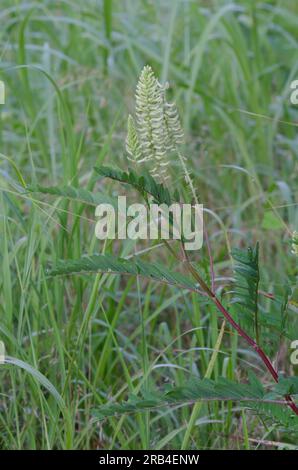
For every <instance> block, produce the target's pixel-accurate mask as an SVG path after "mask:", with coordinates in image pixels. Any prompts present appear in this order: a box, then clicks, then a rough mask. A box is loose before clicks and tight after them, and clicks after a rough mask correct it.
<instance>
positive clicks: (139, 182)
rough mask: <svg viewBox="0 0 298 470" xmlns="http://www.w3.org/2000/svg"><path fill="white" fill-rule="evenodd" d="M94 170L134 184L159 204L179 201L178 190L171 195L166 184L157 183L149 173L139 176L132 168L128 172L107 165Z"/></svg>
mask: <svg viewBox="0 0 298 470" xmlns="http://www.w3.org/2000/svg"><path fill="white" fill-rule="evenodd" d="M94 170H95V171H96V172H97V173H98V174H99V175H101V176H104V177H106V178H111V179H113V180H115V181H119V182H120V183H125V184H129V185H131V186H133V187H134V188H135V189H136V190H137V191H138V192H139V193H141V194H142V195H143V196H145V195H146V193H147V194H150V195H151V196H153V198H154V200H155V202H156V203H158V204H167V205H170V204H171V203H173V202H179V194H178V192H177V191H176V192H175V194H174V195H171V194H170V192H169V190H168V188H167V187H166V186H164V185H163V184H161V183H157V182H156V181H155V179H154V178H153V177H152V176H151V175H149V174H144V175H142V176H139V175H138V174H137V173H135V172H134V171H133V170H131V169H129V170H128V171H127V172H126V171H122V170H118V169H114V168H109V167H106V166H101V167H99V168H98V167H95V168H94Z"/></svg>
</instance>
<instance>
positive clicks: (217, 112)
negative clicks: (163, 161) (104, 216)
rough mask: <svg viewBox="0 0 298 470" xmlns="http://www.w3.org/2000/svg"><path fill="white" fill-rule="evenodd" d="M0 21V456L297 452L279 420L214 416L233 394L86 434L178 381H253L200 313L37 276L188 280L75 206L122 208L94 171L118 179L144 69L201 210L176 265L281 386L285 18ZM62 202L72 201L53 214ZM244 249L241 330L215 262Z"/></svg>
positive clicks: (289, 312) (293, 188)
mask: <svg viewBox="0 0 298 470" xmlns="http://www.w3.org/2000/svg"><path fill="white" fill-rule="evenodd" d="M0 19H1V25H2V26H1V31H0V41H1V64H0V80H1V81H3V83H4V84H5V104H4V105H0V139H1V148H0V180H1V182H0V189H1V194H0V201H1V202H0V204H1V205H0V208H1V218H0V227H1V229H0V230H1V231H0V236H1V252H0V255H1V267H0V273H1V274H0V308H1V321H0V339H1V341H3V343H4V344H5V349H6V360H5V364H1V365H0V381H1V390H0V410H1V413H0V447H1V448H2V449H122V450H123V449H150V448H151V449H181V448H184V449H284V448H285V449H294V448H297V429H298V426H297V421H298V418H297V416H295V417H294V416H292V417H291V416H290V417H289V419H288V420H287V421H286V420H283V416H286V414H287V413H289V414H290V413H291V410H288V408H287V407H286V405H282V404H279V405H278V404H276V405H273V404H269V405H268V406H267V405H265V404H264V405H263V407H262V408H256V406H255V405H254V406H252V404H251V403H248V402H241V401H238V400H237V399H235V400H233V396H234V395H233V390H231V396H230V399H225V400H224V399H223V400H220V399H216V400H209V399H208V394H207V395H206V397H205V399H202V400H199V401H197V400H193V399H189V400H187V399H186V398H185V397H184V398H183V399H181V400H179V399H177V401H176V402H175V401H174V402H172V403H169V402H167V403H166V402H163V401H161V403H160V405H159V406H150V403H147V406H145V405H144V404H143V405H144V406H139V409H138V408H137V407H135V409H134V410H129V411H127V410H126V412H124V411H123V412H121V410H119V412H117V413H116V414H115V416H113V415H112V416H107V417H104V418H103V419H98V417H97V415H96V412H97V410H100V409H101V407H102V406H103V405H106V404H112V403H117V404H120V403H122V402H125V401H126V400H127V399H128V398H129V396H131V395H134V396H135V395H137V396H141V395H142V394H143V395H142V396H144V397H145V398H146V397H149V398H148V400H149V402H150V394H151V393H155V394H156V393H157V394H158V393H160V394H161V393H162V391H164V390H165V389H167V387H175V388H177V390H178V389H179V390H180V392H181V387H182V386H184V385H185V384H186V383H188V381H189V380H190V379H196V378H197V379H203V378H204V377H205V378H209V379H211V380H213V381H215V382H216V381H217V380H218V379H219V378H220V377H223V378H225V379H227V380H230V381H231V382H233V383H235V384H236V383H245V384H246V383H247V380H248V373H250V372H251V373H254V374H253V376H252V377H253V379H251V380H254V379H255V381H256V383H257V384H258V385H259V384H261V385H262V386H263V387H264V389H265V390H267V391H268V390H269V389H270V387H271V385H272V378H271V377H270V374H269V373H268V371H267V370H266V368H265V367H264V364H263V363H262V361H261V360H260V357H259V356H258V354H257V352H256V351H255V350H254V349H253V348H251V347H250V346H249V345H248V344H247V342H246V341H245V340H244V339H243V338H241V337H240V336H239V335H238V334H237V332H236V331H235V329H233V328H232V326H231V325H230V324H229V323H228V322H225V323H223V317H222V315H221V314H220V312H219V311H218V309H217V308H216V306H215V305H214V304H212V302H210V301H209V299H208V298H207V297H206V296H200V295H198V293H197V292H194V291H193V292H190V291H189V290H187V289H184V288H179V287H177V286H175V283H174V285H169V283H162V282H156V280H150V279H149V280H148V278H144V277H142V276H124V275H115V274H112V273H108V272H98V273H94V272H89V273H87V272H85V273H80V274H70V275H67V276H51V275H49V271H48V268H49V267H51V266H53V265H55V264H56V262H57V261H58V260H74V259H79V258H81V257H82V256H83V255H86V254H87V255H91V254H94V253H95V254H103V255H109V254H113V255H115V256H117V257H121V258H128V259H131V257H132V256H133V255H135V256H137V259H139V260H143V261H145V262H148V263H152V264H154V263H160V264H162V265H163V266H165V267H167V269H168V270H171V271H175V272H180V273H184V274H185V275H187V272H186V270H185V267H184V265H183V262H179V260H178V261H177V259H176V258H175V254H177V253H178V251H179V247H178V246H177V243H176V242H175V243H173V244H172V245H171V246H172V251H173V253H172V252H169V251H167V248H166V247H165V246H164V245H163V243H161V242H159V241H155V242H153V241H151V242H150V241H142V240H138V241H132V240H114V241H111V240H107V241H105V242H103V241H99V240H98V239H96V237H95V235H94V227H95V220H96V219H95V213H94V209H95V207H94V204H89V203H88V202H87V201H86V198H90V197H91V195H94V196H96V197H97V200H102V201H108V200H110V199H112V198H115V197H116V196H117V195H119V194H122V195H123V194H127V195H128V196H129V198H130V200H131V201H132V202H139V199H138V196H137V195H136V192H135V191H134V190H131V189H130V188H127V186H125V185H121V184H119V183H117V182H115V181H112V180H110V179H107V178H99V176H98V175H96V173H95V172H94V170H93V168H94V167H95V166H96V167H100V166H101V165H105V166H108V167H112V168H114V167H118V168H120V169H122V170H126V169H127V168H128V159H127V152H126V150H125V139H126V132H127V117H128V114H129V113H133V112H134V106H135V96H134V94H135V88H136V84H137V80H138V77H139V75H140V73H141V71H142V69H143V67H144V66H145V65H146V64H149V65H150V66H151V67H152V69H153V70H154V72H155V74H156V76H157V77H158V79H159V80H160V82H161V83H162V84H164V83H165V82H167V81H168V82H169V89H168V90H167V96H168V97H169V99H171V100H173V101H175V102H176V104H177V107H178V109H179V114H180V118H181V121H182V127H183V129H184V133H185V144H184V146H183V154H184V155H185V156H186V164H187V168H188V170H189V173H190V175H191V180H192V182H193V184H194V187H195V190H196V193H197V196H198V199H199V201H200V203H202V204H203V205H204V208H205V213H204V224H205V229H206V231H207V233H208V239H207V240H205V241H204V244H203V248H202V249H201V250H200V251H197V252H193V253H191V255H190V257H191V261H192V263H193V266H195V268H196V269H197V270H198V272H199V273H200V276H201V277H202V278H203V279H204V280H205V282H206V283H207V284H208V285H209V286H210V285H211V283H212V285H213V284H214V291H215V292H216V294H217V296H218V298H219V299H221V302H222V304H223V305H224V306H225V308H227V309H228V310H229V312H230V314H231V315H232V317H233V318H234V319H235V320H237V321H239V322H240V324H241V326H242V328H244V329H246V331H248V332H249V334H250V336H252V337H253V338H255V330H254V323H253V321H257V322H259V335H260V336H259V341H258V342H259V344H261V345H262V348H263V349H264V351H265V352H266V354H267V355H268V356H269V357H270V359H271V361H272V363H273V364H274V367H275V368H276V369H277V370H278V373H280V374H283V375H284V376H287V377H294V378H295V375H296V374H297V372H298V368H297V367H298V366H297V365H294V364H292V363H291V360H290V355H291V347H290V346H291V341H293V340H297V339H298V320H297V313H298V308H297V306H298V290H297V274H298V271H297V257H295V255H294V254H293V253H291V238H292V233H293V231H294V230H295V229H296V230H298V211H297V194H298V186H297V181H298V162H297V156H298V145H297V144H298V140H297V125H298V124H297V123H298V105H294V104H291V101H290V94H291V88H290V85H291V82H292V81H293V80H295V79H298V37H297V24H298V3H296V2H294V1H293V0H282V1H281V0H280V1H279V0H264V1H257V0H236V1H234V2H230V1H229V0H214V1H211V0H210V1H204V0H197V1H195V0H156V1H150V0H123V1H121V2H120V1H117V2H116V1H112V0H105V1H104V0H102V1H100V0H85V1H77V2H72V1H69V0H62V1H61V0H60V1H56V0H53V1H50V0H44V1H32V2H31V1H29V0H28V1H26V0H24V1H18V0H2V2H1V11H0ZM167 171H168V175H169V180H167V181H168V182H169V183H167V184H168V185H169V188H170V189H171V190H172V188H174V187H175V188H178V189H179V192H180V194H181V195H182V198H183V200H184V201H188V202H189V201H190V200H191V199H192V195H191V192H190V191H189V184H188V183H187V182H186V181H185V178H184V175H183V171H182V169H181V168H180V164H179V160H178V159H177V158H176V157H175V156H171V157H170V165H169V166H168V167H167ZM37 185H40V186H42V187H43V188H47V187H52V188H56V192H55V191H52V193H53V194H52V195H51V194H45V193H46V189H45V190H44V192H43V193H42V191H37V190H34V191H33V190H32V188H35V189H36V187H37ZM70 186H71V187H72V188H76V189H77V191H75V190H74V189H73V192H72V193H71V194H70V193H69V194H68V197H65V196H66V191H67V187H70ZM30 188H31V190H30ZM59 190H60V194H59ZM82 190H85V193H83V192H82ZM86 195H87V196H86ZM257 241H258V242H259V246H260V255H259V256H260V259H259V269H260V282H259V285H258V291H259V295H258V299H257V305H258V307H257V308H258V318H257V320H255V318H254V320H252V314H250V313H248V314H246V316H244V317H243V318H242V316H241V315H242V311H243V309H245V307H243V306H241V305H240V304H239V303H234V302H233V294H231V293H230V292H231V291H232V290H233V279H234V271H233V268H235V260H233V258H232V256H231V250H232V249H234V248H241V249H243V250H245V249H246V248H247V247H248V246H255V244H256V242H257ZM213 277H214V279H213ZM249 295H250V294H249ZM234 300H235V299H234ZM255 315H257V314H255ZM258 385H256V387H257V386H258ZM293 386H295V384H294V385H293ZM291 390H292V391H291V393H293V395H295V393H296V394H297V393H298V385H297V384H296V389H291ZM293 390H294V391H293ZM177 393H178V392H177ZM286 393H287V392H284V393H283V394H282V395H284V394H286ZM177 397H178V398H179V393H178V395H177ZM228 398H229V397H228ZM294 398H295V397H294ZM289 423H290V424H289Z"/></svg>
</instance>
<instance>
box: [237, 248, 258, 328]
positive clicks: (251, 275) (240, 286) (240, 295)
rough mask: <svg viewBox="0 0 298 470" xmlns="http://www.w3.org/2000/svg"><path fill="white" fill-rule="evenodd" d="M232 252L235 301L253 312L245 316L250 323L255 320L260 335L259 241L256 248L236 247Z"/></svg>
mask: <svg viewBox="0 0 298 470" xmlns="http://www.w3.org/2000/svg"><path fill="white" fill-rule="evenodd" d="M231 254H232V256H233V258H234V260H235V261H236V264H235V266H234V273H235V283H234V290H233V294H234V298H233V302H234V303H237V304H239V305H241V307H242V308H243V309H245V310H246V311H247V312H249V313H250V314H252V315H251V316H247V315H243V316H244V319H245V320H246V321H247V322H248V323H250V321H252V320H254V323H255V333H256V336H258V310H259V306H258V298H259V296H258V289H259V282H260V273H259V244H258V243H257V244H256V246H255V248H250V247H249V248H247V250H240V249H238V248H235V249H233V250H232V252H231Z"/></svg>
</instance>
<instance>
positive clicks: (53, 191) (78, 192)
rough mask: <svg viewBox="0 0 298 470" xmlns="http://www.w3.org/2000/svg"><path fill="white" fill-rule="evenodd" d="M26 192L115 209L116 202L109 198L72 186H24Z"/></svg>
mask: <svg viewBox="0 0 298 470" xmlns="http://www.w3.org/2000/svg"><path fill="white" fill-rule="evenodd" d="M26 190H27V191H29V192H30V193H42V194H50V195H52V196H61V197H65V198H67V199H73V200H76V201H81V202H85V203H86V204H90V205H94V206H97V205H98V204H103V203H105V204H111V205H112V206H113V207H116V204H117V200H115V199H114V198H112V197H109V196H107V195H105V194H101V193H95V194H93V193H92V192H90V191H88V190H86V189H83V188H75V187H74V186H62V187H60V186H48V187H47V186H41V185H29V186H26Z"/></svg>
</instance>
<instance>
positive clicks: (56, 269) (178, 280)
mask: <svg viewBox="0 0 298 470" xmlns="http://www.w3.org/2000/svg"><path fill="white" fill-rule="evenodd" d="M85 272H94V273H95V272H110V273H115V274H132V275H135V276H136V275H141V276H144V277H147V278H149V279H153V280H155V281H160V282H166V283H167V284H172V285H175V286H177V287H179V288H184V289H190V290H197V286H196V284H195V282H193V281H192V280H191V279H189V278H188V277H187V276H184V275H183V274H180V273H177V272H171V271H169V270H168V269H166V268H164V266H162V265H160V264H157V263H154V264H153V263H146V262H144V261H141V260H139V259H138V258H137V257H133V258H130V259H129V260H126V259H122V258H117V257H115V256H113V255H93V256H84V257H82V258H80V259H77V260H60V261H58V262H57V264H56V265H55V266H53V267H52V268H50V269H48V274H49V275H50V276H57V275H62V274H74V273H85Z"/></svg>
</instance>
